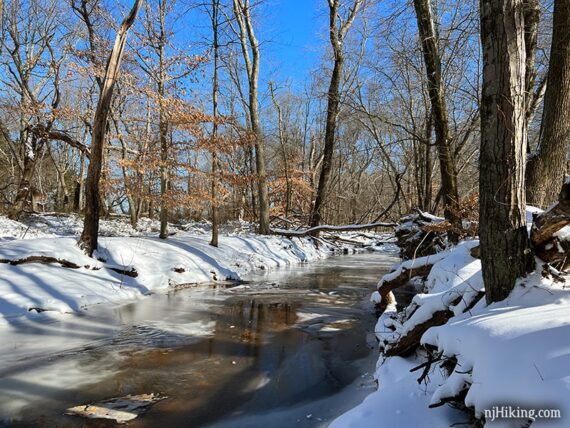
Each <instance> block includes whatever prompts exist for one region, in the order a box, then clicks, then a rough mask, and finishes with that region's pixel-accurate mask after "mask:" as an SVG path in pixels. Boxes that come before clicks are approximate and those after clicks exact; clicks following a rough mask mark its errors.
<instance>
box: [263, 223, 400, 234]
mask: <svg viewBox="0 0 570 428" xmlns="http://www.w3.org/2000/svg"><path fill="white" fill-rule="evenodd" d="M397 226H398V224H397V223H369V224H350V225H345V226H331V225H326V224H324V225H322V226H315V227H311V228H309V229H303V230H287V229H271V233H274V234H276V235H282V236H287V237H299V236H309V235H315V234H317V233H319V232H348V231H351V230H365V229H376V228H377V227H397Z"/></svg>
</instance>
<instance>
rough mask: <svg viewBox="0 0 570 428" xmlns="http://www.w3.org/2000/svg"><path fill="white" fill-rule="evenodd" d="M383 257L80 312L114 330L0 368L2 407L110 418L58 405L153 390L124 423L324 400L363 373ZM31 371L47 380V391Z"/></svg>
mask: <svg viewBox="0 0 570 428" xmlns="http://www.w3.org/2000/svg"><path fill="white" fill-rule="evenodd" d="M393 262H394V259H393V258H389V257H386V256H384V255H379V254H374V255H359V256H349V257H342V258H335V259H329V260H326V261H323V262H321V263H317V264H315V265H312V266H306V267H297V268H293V269H288V270H284V271H281V272H272V273H269V274H265V275H253V276H252V278H251V282H250V283H249V284H248V286H249V288H237V289H235V290H232V289H227V290H226V289H223V288H221V289H220V288H217V289H210V290H204V289H201V290H200V291H199V292H198V291H196V290H192V289H187V290H181V291H178V292H175V293H170V294H168V295H155V296H152V297H150V298H148V299H145V300H143V301H141V302H137V303H133V304H130V305H125V306H122V307H120V308H113V309H105V308H101V310H100V311H94V312H93V313H92V314H91V315H90V316H91V317H92V319H93V320H94V321H96V322H98V323H100V324H105V323H107V324H108V325H110V326H111V327H110V328H111V329H112V330H113V331H114V334H113V335H112V336H111V337H108V338H106V339H101V340H98V341H97V342H94V343H90V344H88V345H86V346H83V347H82V348H80V349H76V350H75V351H73V352H66V353H63V354H61V355H59V356H58V357H57V358H56V359H54V360H47V361H39V362H37V364H35V365H34V366H32V367H27V368H26V367H23V368H21V370H19V371H16V372H11V373H4V374H3V375H2V376H1V377H0V414H2V415H3V416H5V419H4V420H5V421H6V422H5V423H8V422H10V423H12V424H15V425H17V424H22V425H23V426H29V424H35V425H37V426H42V425H43V426H63V427H66V426H109V422H105V421H87V422H86V421H84V420H81V419H79V418H74V417H69V416H63V415H62V413H63V410H64V409H65V408H67V407H71V406H74V405H77V404H81V403H89V402H95V401H100V400H102V399H106V398H111V397H117V396H123V395H127V394H139V393H149V392H160V393H162V394H165V395H167V396H168V397H170V398H169V399H167V400H164V401H162V402H160V403H158V404H156V405H155V406H154V407H153V408H152V409H151V410H150V411H149V412H148V413H147V414H146V415H145V416H144V417H142V418H140V419H137V420H135V421H133V422H131V423H130V424H129V425H130V426H136V427H138V426H141V427H143V426H144V427H156V426H203V425H209V424H212V423H214V422H220V421H221V422H223V421H228V422H229V423H230V425H231V421H232V420H233V419H234V418H236V417H243V416H245V415H255V414H257V413H259V412H265V411H268V410H272V409H283V408H288V407H291V406H297V405H301V404H302V403H307V402H311V401H312V400H317V399H320V398H322V397H327V396H331V395H332V394H335V393H337V392H338V391H340V390H342V389H343V388H345V387H346V386H347V385H349V384H351V383H352V382H354V381H355V379H358V378H359V376H361V375H362V372H361V370H362V368H361V367H360V366H359V364H358V363H357V362H358V361H360V360H361V359H362V358H363V357H366V356H367V355H369V353H370V346H369V344H367V342H366V333H367V331H368V330H371V329H372V326H373V321H374V320H373V317H372V310H371V307H370V304H369V303H368V302H367V296H368V294H369V292H370V290H371V289H373V288H374V286H375V284H376V282H377V279H378V277H379V276H380V274H381V273H382V272H383V271H385V270H386V268H387V266H389V265H390V264H392V263H393ZM39 373H42V375H43V376H47V377H49V378H50V381H49V382H47V383H46V385H45V388H43V387H42V388H40V387H39V383H38V382H37V379H38V378H37V377H36V376H37V375H38V374H39ZM60 373H66V374H67V376H60ZM331 411H334V409H333V410H331ZM338 411H339V412H340V411H341V409H339V410H338ZM281 422H283V423H284V424H290V423H291V421H286V420H283V421H281ZM314 422H315V424H316V423H317V421H316V420H315V421H314ZM254 425H255V424H254ZM277 425H279V424H277Z"/></svg>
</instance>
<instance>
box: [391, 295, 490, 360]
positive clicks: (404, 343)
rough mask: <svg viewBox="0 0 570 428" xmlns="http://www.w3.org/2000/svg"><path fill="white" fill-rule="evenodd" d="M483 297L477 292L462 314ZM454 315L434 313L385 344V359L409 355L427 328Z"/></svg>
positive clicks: (443, 322) (441, 311) (459, 299)
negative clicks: (393, 340)
mask: <svg viewBox="0 0 570 428" xmlns="http://www.w3.org/2000/svg"><path fill="white" fill-rule="evenodd" d="M483 296H484V293H483V292H478V293H477V294H476V296H475V297H474V298H473V300H471V302H470V303H469V305H468V306H467V307H466V308H465V310H464V312H468V311H470V310H471V309H473V307H474V306H475V305H476V304H477V302H479V300H481V299H482V298H483ZM463 298H464V297H463V296H459V297H458V298H456V299H455V300H454V301H453V302H451V305H450V306H456V305H457V304H458V303H459V302H461V301H462V299H463ZM454 315H455V314H454V313H453V311H451V310H450V309H443V310H439V311H435V312H434V313H433V314H432V315H431V317H430V318H429V319H428V320H426V321H424V322H422V323H418V324H416V325H414V326H413V328H412V329H411V330H409V331H408V332H407V333H405V334H403V335H402V336H400V337H399V338H398V339H397V341H395V342H392V343H389V344H387V345H386V346H385V347H384V355H386V356H387V357H394V356H400V357H403V356H406V355H409V354H410V353H411V352H413V351H414V350H415V349H416V348H417V347H418V346H419V345H420V340H421V338H422V336H423V334H424V333H425V332H426V331H427V330H428V329H429V328H431V327H436V326H439V325H443V324H445V323H446V322H447V321H448V320H449V319H450V318H452V317H453V316H454Z"/></svg>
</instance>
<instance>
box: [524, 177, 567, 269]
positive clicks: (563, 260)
mask: <svg viewBox="0 0 570 428" xmlns="http://www.w3.org/2000/svg"><path fill="white" fill-rule="evenodd" d="M568 225H570V180H568V181H566V182H565V183H564V185H563V186H562V189H561V191H560V196H559V198H558V203H556V204H555V205H554V206H553V207H552V208H550V209H548V210H547V211H544V212H543V213H541V214H539V215H536V216H535V217H534V221H533V224H532V228H531V232H530V240H531V243H532V246H533V249H534V251H535V253H536V255H537V256H538V257H540V258H541V259H542V260H543V261H545V262H546V263H548V264H550V265H552V266H554V267H555V268H556V269H558V270H564V269H566V268H567V267H568V266H570V242H568V241H566V240H561V239H560V238H559V237H558V236H556V233H557V232H559V231H560V230H561V229H562V228H564V227H565V226H568Z"/></svg>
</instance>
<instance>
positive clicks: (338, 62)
mask: <svg viewBox="0 0 570 428" xmlns="http://www.w3.org/2000/svg"><path fill="white" fill-rule="evenodd" d="M361 6H362V1H361V0H354V3H353V6H352V8H350V9H349V10H348V16H347V18H346V20H345V21H344V22H341V18H340V9H344V8H342V7H341V5H340V1H339V0H329V39H330V43H331V46H332V49H333V54H334V67H333V71H332V75H331V80H330V83H329V90H328V93H327V119H326V127H325V145H324V149H323V162H322V166H321V175H320V176H319V184H318V187H317V193H316V196H315V202H314V204H313V210H312V213H311V220H310V222H309V223H310V226H311V227H316V226H318V225H319V224H321V221H322V217H323V207H324V203H325V198H326V196H327V191H328V186H329V181H330V175H331V170H332V163H333V155H334V147H335V137H336V127H337V119H338V114H339V111H340V85H341V81H342V73H343V67H344V53H343V44H344V39H345V36H346V33H347V32H348V30H349V29H350V27H351V25H352V23H353V22H354V19H355V17H356V14H357V13H358V10H359V9H360V7H361Z"/></svg>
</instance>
